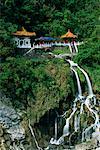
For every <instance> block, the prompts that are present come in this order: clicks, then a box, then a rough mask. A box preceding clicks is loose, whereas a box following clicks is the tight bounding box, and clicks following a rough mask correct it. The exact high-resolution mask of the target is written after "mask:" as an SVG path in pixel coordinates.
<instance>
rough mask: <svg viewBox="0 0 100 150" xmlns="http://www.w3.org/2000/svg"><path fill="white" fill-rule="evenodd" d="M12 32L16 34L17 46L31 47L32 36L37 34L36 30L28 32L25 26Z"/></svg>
mask: <svg viewBox="0 0 100 150" xmlns="http://www.w3.org/2000/svg"><path fill="white" fill-rule="evenodd" d="M12 34H13V35H14V42H15V44H16V46H17V48H31V47H32V42H31V37H32V36H36V33H35V32H28V31H27V30H26V29H25V28H24V27H22V30H21V31H17V32H15V33H12Z"/></svg>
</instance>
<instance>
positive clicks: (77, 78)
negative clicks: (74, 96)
mask: <svg viewBox="0 0 100 150" xmlns="http://www.w3.org/2000/svg"><path fill="white" fill-rule="evenodd" d="M71 70H72V71H73V72H74V73H75V76H76V80H77V86H78V94H79V97H81V96H82V89H81V84H80V80H79V77H78V74H77V72H76V70H75V69H74V68H72V67H71Z"/></svg>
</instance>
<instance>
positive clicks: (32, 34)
mask: <svg viewBox="0 0 100 150" xmlns="http://www.w3.org/2000/svg"><path fill="white" fill-rule="evenodd" d="M12 34H13V35H16V36H36V33H35V32H28V31H27V30H26V29H25V28H24V27H22V30H21V31H17V32H14V33H12Z"/></svg>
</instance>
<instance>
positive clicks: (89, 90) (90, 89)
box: [77, 66, 94, 96]
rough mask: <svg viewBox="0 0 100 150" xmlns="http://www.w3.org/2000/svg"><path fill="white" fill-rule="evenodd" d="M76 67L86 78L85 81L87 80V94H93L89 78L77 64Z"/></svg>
mask: <svg viewBox="0 0 100 150" xmlns="http://www.w3.org/2000/svg"><path fill="white" fill-rule="evenodd" d="M77 67H78V69H79V70H80V71H81V72H82V73H83V74H84V76H85V78H86V81H87V85H88V92H89V95H91V96H93V95H94V94H93V90H92V85H91V82H90V79H89V76H88V74H87V73H86V72H85V71H84V70H83V69H82V68H80V67H79V66H77Z"/></svg>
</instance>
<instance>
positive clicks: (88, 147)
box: [75, 138, 100, 150]
mask: <svg viewBox="0 0 100 150" xmlns="http://www.w3.org/2000/svg"><path fill="white" fill-rule="evenodd" d="M99 149H100V147H99V145H98V144H97V140H95V139H94V138H93V139H91V140H90V141H88V142H84V143H81V144H78V145H76V146H75V150H99Z"/></svg>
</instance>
